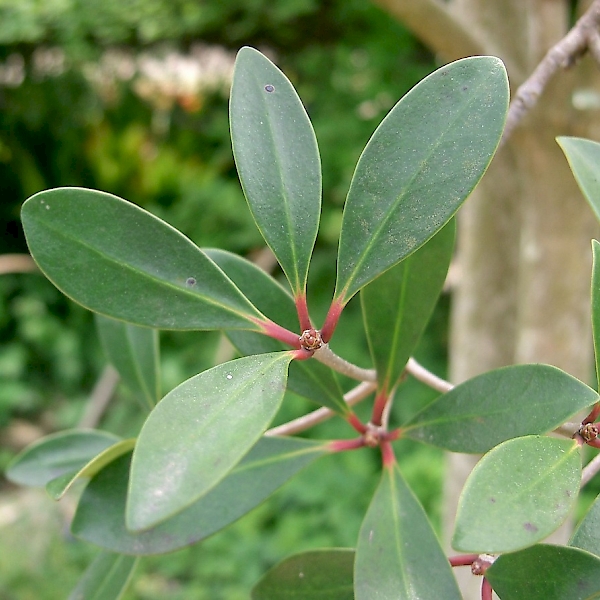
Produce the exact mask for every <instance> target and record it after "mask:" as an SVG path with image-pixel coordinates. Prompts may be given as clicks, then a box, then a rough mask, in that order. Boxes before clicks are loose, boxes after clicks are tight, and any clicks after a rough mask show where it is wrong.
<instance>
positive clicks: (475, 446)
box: [404, 365, 599, 453]
mask: <svg viewBox="0 0 600 600" xmlns="http://www.w3.org/2000/svg"><path fill="white" fill-rule="evenodd" d="M598 399H599V397H598V394H596V392H594V390H592V389H591V388H589V387H588V386H587V385H585V384H584V383H581V381H579V380H577V379H575V378H574V377H571V375H567V373H565V372H564V371H561V370H560V369H557V368H556V367H551V366H549V365H516V366H511V367H505V368H502V369H497V370H495V371H489V372H488V373H484V374H483V375H479V376H477V377H474V378H473V379H469V380H468V381H465V382H464V383H462V384H460V385H458V386H456V387H455V388H454V389H453V390H450V391H449V392H447V393H446V394H444V395H443V396H440V397H439V398H437V400H435V401H434V402H433V403H432V404H430V405H429V406H427V407H426V408H425V409H424V410H423V411H421V412H420V413H419V414H417V415H416V416H415V417H414V418H413V419H412V421H411V422H410V423H409V424H408V425H407V426H406V428H405V429H404V433H405V435H407V436H408V437H411V438H413V439H415V440H419V441H421V442H425V443H427V444H432V445H434V446H440V447H442V448H446V449H447V450H451V451H452V452H474V453H477V452H486V451H487V450H489V449H490V448H493V447H494V446H496V445H497V444H499V443H500V442H503V441H504V440H507V439H510V438H513V437H519V436H523V435H529V434H537V433H546V432H548V431H551V430H553V429H555V428H556V427H558V426H559V425H561V424H562V423H564V422H565V421H568V419H569V418H570V417H572V416H573V415H574V414H576V413H577V412H579V411H580V410H582V409H584V408H586V407H588V406H590V405H592V404H594V403H595V402H597V401H598Z"/></svg>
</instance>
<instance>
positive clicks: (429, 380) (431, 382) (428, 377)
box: [406, 356, 454, 393]
mask: <svg viewBox="0 0 600 600" xmlns="http://www.w3.org/2000/svg"><path fill="white" fill-rule="evenodd" d="M406 371H407V372H408V373H410V374H411V375H412V376H413V377H414V378H415V379H418V380H419V381H420V382H422V383H424V384H425V385H428V386H429V387H430V388H432V389H434V390H437V391H438V392H442V393H446V392H449V391H450V390H451V389H452V388H453V387H454V385H452V384H451V383H450V382H449V381H446V380H445V379H442V378H441V377H438V376H437V375H434V374H433V373H432V372H431V371H428V370H427V369H426V368H425V367H424V366H423V365H421V364H419V363H418V362H417V361H416V360H415V359H414V358H413V357H412V356H411V357H410V358H409V359H408V363H407V364H406Z"/></svg>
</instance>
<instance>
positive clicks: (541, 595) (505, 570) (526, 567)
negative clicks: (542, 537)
mask: <svg viewBox="0 0 600 600" xmlns="http://www.w3.org/2000/svg"><path fill="white" fill-rule="evenodd" d="M485 575H486V577H487V578H488V580H489V582H490V583H491V584H492V587H493V588H494V591H495V592H496V593H497V594H498V596H499V597H500V598H501V600H523V598H527V600H592V599H593V598H599V597H600V559H599V558H598V557H596V556H592V555H591V554H588V553H587V552H584V551H583V550H578V549H576V548H569V547H566V546H549V545H546V544H538V545H536V546H532V547H531V548H525V549H524V550H521V551H519V552H511V553H510V554H503V555H502V556H500V557H498V559H497V560H496V561H495V562H494V564H493V565H492V566H491V567H489V568H488V569H487V571H486V573H485Z"/></svg>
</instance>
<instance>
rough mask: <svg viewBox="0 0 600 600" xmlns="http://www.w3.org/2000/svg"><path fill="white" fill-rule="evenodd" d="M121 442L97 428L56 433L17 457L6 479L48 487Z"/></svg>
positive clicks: (7, 471) (9, 467)
mask: <svg viewBox="0 0 600 600" xmlns="http://www.w3.org/2000/svg"><path fill="white" fill-rule="evenodd" d="M119 441H120V438H119V437H117V436H116V435H113V434H112V433H108V432H106V431H98V430H95V429H72V430H66V431H61V432H60V433H53V434H51V435H48V436H46V437H44V438H42V439H41V440H39V441H37V442H34V443H33V444H31V445H30V446H27V448H25V449H24V450H23V451H22V452H20V453H19V454H18V455H17V456H15V458H14V459H13V460H12V461H11V463H10V464H9V465H8V468H7V470H6V477H7V478H8V479H10V481H13V482H14V483H18V484H20V485H33V486H44V485H46V484H47V483H48V482H50V481H52V480H53V479H56V478H57V477H61V476H63V475H65V474H72V473H76V472H77V471H79V470H80V469H82V468H84V467H85V465H87V464H88V463H89V462H90V460H92V459H93V458H95V457H96V456H97V455H98V454H100V453H101V452H103V451H104V450H106V449H107V448H109V447H110V446H112V445H113V444H115V443H117V442H119Z"/></svg>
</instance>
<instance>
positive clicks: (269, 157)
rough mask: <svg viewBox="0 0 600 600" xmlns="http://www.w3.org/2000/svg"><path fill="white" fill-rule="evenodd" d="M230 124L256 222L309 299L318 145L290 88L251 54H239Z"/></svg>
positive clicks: (317, 206)
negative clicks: (307, 290) (307, 283)
mask: <svg viewBox="0 0 600 600" xmlns="http://www.w3.org/2000/svg"><path fill="white" fill-rule="evenodd" d="M229 118H230V123H231V141H232V145H233V154H234V157H235V163H236V166H237V170H238V173H239V176H240V181H241V183H242V188H243V190H244V194H245V195H246V199H247V200H248V205H249V206H250V210H251V212H252V216H253V217H254V220H255V221H256V224H257V225H258V228H259V229H260V232H261V233H262V235H263V237H264V238H265V240H266V242H267V244H268V245H269V246H270V248H271V249H272V250H273V252H274V254H275V256H276V257H277V260H278V261H279V264H280V265H281V268H282V269H283V272H284V273H285V275H286V277H287V278H288V281H289V282H290V285H291V287H292V290H293V292H294V295H295V296H300V295H304V293H305V288H306V278H307V276H308V265H309V262H310V257H311V254H312V250H313V247H314V244H315V240H316V237H317V230H318V228H319V217H320V212H321V164H320V160H319V150H318V148H317V140H316V138H315V134H314V131H313V128H312V125H311V124H310V120H309V118H308V115H307V114H306V111H305V110H304V107H303V106H302V102H301V101H300V98H299V97H298V94H297V93H296V91H295V90H294V87H293V86H292V84H291V83H290V82H289V80H288V79H287V77H286V76H285V75H284V74H283V73H282V72H281V71H280V70H279V69H278V68H277V67H276V66H275V65H274V64H273V63H272V62H271V61H270V60H269V59H268V58H266V57H265V56H263V55H262V54H261V53H260V52H258V51H257V50H254V49H253V48H248V47H246V48H242V49H241V50H240V51H239V52H238V55H237V59H236V64H235V70H234V74H233V85H232V88H231V101H230V109H229Z"/></svg>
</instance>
